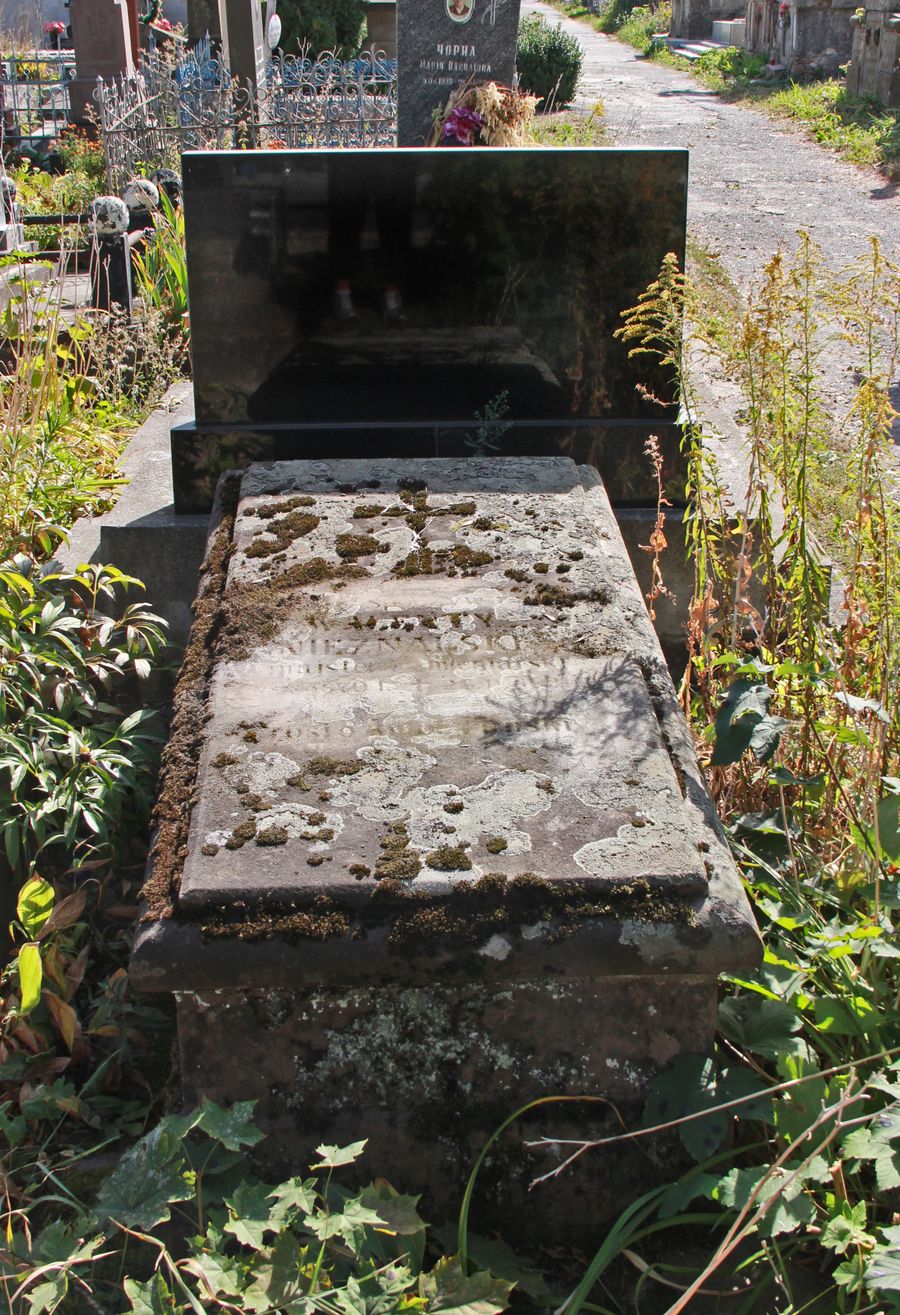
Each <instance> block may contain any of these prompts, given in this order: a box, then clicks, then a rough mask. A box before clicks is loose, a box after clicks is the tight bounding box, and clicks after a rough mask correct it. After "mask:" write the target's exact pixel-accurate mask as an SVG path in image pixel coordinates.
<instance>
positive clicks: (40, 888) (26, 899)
mask: <svg viewBox="0 0 900 1315" xmlns="http://www.w3.org/2000/svg"><path fill="white" fill-rule="evenodd" d="M55 898H56V896H55V894H54V892H53V887H52V886H51V885H50V883H49V882H47V881H44V879H43V877H32V878H31V880H30V881H26V882H25V885H24V886H23V887H22V889H21V890H20V891H19V898H18V900H17V901H16V917H17V918H18V919H19V922H21V924H22V926H23V927H24V928H25V934H26V936H28V937H29V938H30V939H31V940H34V938H35V937H36V936H37V934H38V932H39V931H40V929H41V928H42V927H43V925H44V923H45V922H46V921H47V919H48V918H49V917H50V914H51V913H52V912H53V901H54V899H55Z"/></svg>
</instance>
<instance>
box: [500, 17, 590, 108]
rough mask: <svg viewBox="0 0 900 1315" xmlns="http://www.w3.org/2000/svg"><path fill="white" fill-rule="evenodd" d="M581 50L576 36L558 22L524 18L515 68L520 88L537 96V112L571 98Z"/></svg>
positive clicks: (578, 73) (568, 100) (581, 56)
mask: <svg viewBox="0 0 900 1315" xmlns="http://www.w3.org/2000/svg"><path fill="white" fill-rule="evenodd" d="M583 58H584V51H583V50H582V48H581V44H580V43H579V41H578V39H577V37H573V36H569V35H568V33H566V32H564V31H563V30H562V27H561V26H560V24H557V25H556V27H550V25H549V24H547V23H545V22H544V20H543V19H542V18H539V17H529V18H524V19H523V20H522V23H521V25H520V27H519V40H518V45H517V46H516V69H517V71H518V74H519V85H520V87H521V88H522V89H523V91H528V92H530V93H531V95H533V96H540V101H539V102H538V106H537V109H538V113H541V112H542V111H543V112H546V111H548V110H551V109H560V108H561V107H562V106H563V105H569V104H570V103H571V102H572V101H573V100H574V98H575V92H576V90H577V88H578V79H579V77H580V76H581V64H582V60H583Z"/></svg>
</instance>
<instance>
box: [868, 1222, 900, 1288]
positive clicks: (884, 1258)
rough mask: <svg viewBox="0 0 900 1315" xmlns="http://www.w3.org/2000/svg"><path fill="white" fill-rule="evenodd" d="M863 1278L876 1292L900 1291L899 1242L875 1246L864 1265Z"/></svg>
mask: <svg viewBox="0 0 900 1315" xmlns="http://www.w3.org/2000/svg"><path fill="white" fill-rule="evenodd" d="M885 1232H887V1229H885ZM865 1280H866V1283H867V1284H868V1286H869V1287H870V1288H873V1289H874V1290H875V1291H876V1292H900V1244H898V1243H893V1244H891V1245H888V1246H877V1247H876V1248H875V1250H874V1251H873V1252H872V1255H871V1257H870V1259H869V1263H868V1265H867V1266H866V1271H865Z"/></svg>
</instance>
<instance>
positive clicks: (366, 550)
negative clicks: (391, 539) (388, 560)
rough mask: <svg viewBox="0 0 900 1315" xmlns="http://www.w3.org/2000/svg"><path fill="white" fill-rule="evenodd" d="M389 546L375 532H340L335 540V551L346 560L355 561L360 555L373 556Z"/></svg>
mask: <svg viewBox="0 0 900 1315" xmlns="http://www.w3.org/2000/svg"><path fill="white" fill-rule="evenodd" d="M387 547H388V545H387V544H383V543H382V542H381V540H380V539H376V538H375V535H374V534H350V533H345V534H339V535H338V536H337V538H336V539H335V541H334V550H335V552H336V553H337V555H338V557H340V558H341V559H342V560H343V561H345V562H355V561H356V559H357V558H358V557H371V556H373V554H375V553H378V552H382V551H386V550H387Z"/></svg>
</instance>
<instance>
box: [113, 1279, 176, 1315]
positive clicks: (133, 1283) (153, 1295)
mask: <svg viewBox="0 0 900 1315" xmlns="http://www.w3.org/2000/svg"><path fill="white" fill-rule="evenodd" d="M125 1295H126V1297H127V1298H128V1300H129V1301H130V1302H131V1310H132V1312H133V1315H178V1312H179V1311H181V1310H183V1309H184V1307H183V1306H176V1304H175V1297H174V1294H173V1292H172V1289H171V1288H170V1287H169V1285H168V1283H167V1282H166V1280H165V1279H164V1278H163V1276H162V1274H154V1276H153V1278H151V1279H150V1280H149V1281H148V1282H146V1283H139V1282H138V1281H137V1280H136V1279H133V1278H127V1279H126V1280H125Z"/></svg>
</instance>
